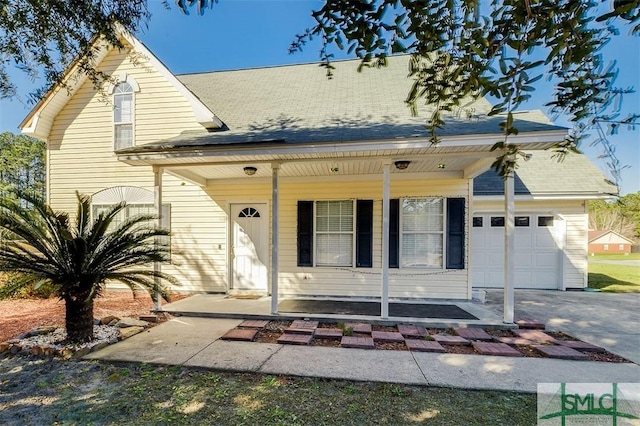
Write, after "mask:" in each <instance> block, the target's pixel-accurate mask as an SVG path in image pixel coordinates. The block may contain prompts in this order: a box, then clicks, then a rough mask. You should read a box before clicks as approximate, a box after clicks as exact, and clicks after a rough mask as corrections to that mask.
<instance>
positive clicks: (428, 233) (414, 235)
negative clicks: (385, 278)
mask: <svg viewBox="0 0 640 426" xmlns="http://www.w3.org/2000/svg"><path fill="white" fill-rule="evenodd" d="M400 216H401V219H400V220H401V223H402V233H401V236H400V238H401V243H400V247H401V250H400V265H401V267H403V268H416V267H422V268H442V265H443V263H442V261H443V246H444V202H443V199H442V198H413V199H403V200H402V203H401V212H400Z"/></svg>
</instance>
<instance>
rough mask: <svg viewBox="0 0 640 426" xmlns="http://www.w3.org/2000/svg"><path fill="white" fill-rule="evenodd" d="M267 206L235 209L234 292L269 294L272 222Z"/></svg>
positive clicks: (232, 248)
mask: <svg viewBox="0 0 640 426" xmlns="http://www.w3.org/2000/svg"><path fill="white" fill-rule="evenodd" d="M268 212H269V211H268V209H267V205H266V204H232V205H231V226H230V233H231V238H230V241H231V250H230V256H231V259H230V265H231V288H233V289H234V290H257V291H267V276H268V273H267V265H268V264H269V221H268Z"/></svg>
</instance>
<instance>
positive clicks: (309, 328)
mask: <svg viewBox="0 0 640 426" xmlns="http://www.w3.org/2000/svg"><path fill="white" fill-rule="evenodd" d="M316 328H318V321H304V320H295V321H294V322H292V323H291V325H290V326H289V328H287V329H286V330H285V332H287V333H300V334H313V332H314V331H315V329H316Z"/></svg>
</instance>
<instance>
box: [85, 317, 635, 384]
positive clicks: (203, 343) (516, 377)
mask: <svg viewBox="0 0 640 426" xmlns="http://www.w3.org/2000/svg"><path fill="white" fill-rule="evenodd" d="M240 322H241V320H239V319H222V318H197V317H178V318H175V319H173V320H171V321H168V322H166V323H164V324H161V325H158V326H156V327H153V328H151V329H149V330H147V331H145V332H143V333H141V334H138V335H136V336H133V337H131V338H129V339H127V340H124V341H122V342H119V343H117V344H115V345H111V346H108V347H106V348H104V349H102V350H100V351H98V352H95V353H91V354H89V355H87V356H86V357H85V359H96V360H103V361H125V362H146V363H155V364H166V365H184V366H189V367H204V368H212V369H216V370H221V371H234V372H256V373H266V374H283V375H295V376H309V377H324V378H333V379H347V380H360V381H373V382H390V383H404V384H415V385H432V386H446V387H457V388H469V389H497V390H516V391H525V392H535V391H536V387H537V384H538V383H558V382H567V383H575V382H596V383H597V382H604V383H611V382H620V383H622V382H640V366H638V365H637V364H614V363H603V362H587V361H565V360H554V359H544V358H508V357H493V356H480V355H455V354H432V353H418V352H409V351H384V350H364V349H346V348H328V347H320V346H290V345H279V344H267V343H250V342H229V341H222V340H219V338H220V336H222V335H223V334H224V333H226V332H227V331H228V330H230V329H232V328H235V327H236V326H237V325H238V324H240Z"/></svg>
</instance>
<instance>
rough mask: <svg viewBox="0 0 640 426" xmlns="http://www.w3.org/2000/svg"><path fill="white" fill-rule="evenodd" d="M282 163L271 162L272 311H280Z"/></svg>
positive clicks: (274, 312)
mask: <svg viewBox="0 0 640 426" xmlns="http://www.w3.org/2000/svg"><path fill="white" fill-rule="evenodd" d="M279 170H280V164H278V163H273V164H271V313H272V314H274V315H275V314H277V313H278V240H279V239H278V234H279V230H278V228H279V226H278V224H279V222H280V218H279V213H280V209H279V200H278V197H279V194H278V191H279V187H278V171H279Z"/></svg>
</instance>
